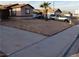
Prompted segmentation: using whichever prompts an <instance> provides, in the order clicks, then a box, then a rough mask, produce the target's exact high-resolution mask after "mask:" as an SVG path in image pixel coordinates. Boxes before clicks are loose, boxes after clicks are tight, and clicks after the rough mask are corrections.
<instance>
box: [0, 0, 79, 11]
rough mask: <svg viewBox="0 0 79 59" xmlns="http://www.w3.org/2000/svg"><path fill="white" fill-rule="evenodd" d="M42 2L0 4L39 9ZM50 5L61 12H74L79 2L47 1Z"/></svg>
mask: <svg viewBox="0 0 79 59" xmlns="http://www.w3.org/2000/svg"><path fill="white" fill-rule="evenodd" d="M43 2H44V1H0V4H14V3H26V4H30V5H32V6H33V7H34V8H36V9H38V8H40V4H42V3H43ZM48 2H50V3H51V5H50V7H53V3H54V8H59V9H61V10H67V11H72V12H73V11H74V10H77V9H79V1H48Z"/></svg>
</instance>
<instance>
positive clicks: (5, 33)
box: [0, 25, 79, 57]
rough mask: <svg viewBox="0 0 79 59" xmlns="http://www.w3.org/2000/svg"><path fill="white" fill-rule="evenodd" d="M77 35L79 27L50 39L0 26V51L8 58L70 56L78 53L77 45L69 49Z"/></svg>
mask: <svg viewBox="0 0 79 59" xmlns="http://www.w3.org/2000/svg"><path fill="white" fill-rule="evenodd" d="M78 34H79V25H76V26H73V27H71V28H69V29H67V30H64V31H62V32H61V33H58V34H56V35H54V36H51V37H46V36H43V35H40V34H36V33H32V32H28V31H23V30H19V29H15V28H10V27H5V26H0V49H1V50H2V51H3V52H5V53H6V54H7V55H8V56H10V57H38V56H39V57H56V56H63V55H64V56H70V55H72V54H74V53H76V52H78V51H77V50H76V49H78V46H79V44H75V45H73V46H74V47H73V46H72V48H71V49H70V47H71V45H72V43H73V42H74V41H75V40H76V37H77V35H78ZM77 42H79V41H77ZM75 47H76V48H75ZM67 52H68V53H67Z"/></svg>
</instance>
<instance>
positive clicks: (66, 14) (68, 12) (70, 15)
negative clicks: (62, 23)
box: [61, 11, 73, 17]
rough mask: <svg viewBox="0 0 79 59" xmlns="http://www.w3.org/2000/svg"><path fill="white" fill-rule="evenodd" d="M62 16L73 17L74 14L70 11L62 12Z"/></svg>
mask: <svg viewBox="0 0 79 59" xmlns="http://www.w3.org/2000/svg"><path fill="white" fill-rule="evenodd" d="M61 15H62V16H67V17H72V16H73V14H72V13H71V12H70V11H62V14H61Z"/></svg>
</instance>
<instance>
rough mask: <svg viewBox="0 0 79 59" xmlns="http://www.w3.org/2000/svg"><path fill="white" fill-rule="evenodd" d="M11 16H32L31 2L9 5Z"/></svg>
mask: <svg viewBox="0 0 79 59" xmlns="http://www.w3.org/2000/svg"><path fill="white" fill-rule="evenodd" d="M7 8H9V11H10V16H32V14H33V9H34V7H32V6H31V5H30V4H13V5H10V6H8V7H7Z"/></svg>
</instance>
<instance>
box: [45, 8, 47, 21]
mask: <svg viewBox="0 0 79 59" xmlns="http://www.w3.org/2000/svg"><path fill="white" fill-rule="evenodd" d="M45 10H46V14H45V20H46V21H48V15H47V13H48V9H47V8H45Z"/></svg>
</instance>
